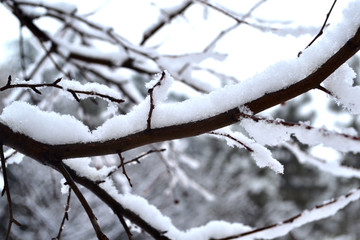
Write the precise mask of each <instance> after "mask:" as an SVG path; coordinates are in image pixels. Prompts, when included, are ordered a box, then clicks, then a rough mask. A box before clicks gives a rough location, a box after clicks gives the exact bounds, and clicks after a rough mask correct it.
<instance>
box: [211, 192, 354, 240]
mask: <svg viewBox="0 0 360 240" xmlns="http://www.w3.org/2000/svg"><path fill="white" fill-rule="evenodd" d="M359 198H360V188H357V189H354V190H352V191H350V192H349V193H347V194H345V195H342V196H340V197H338V198H336V199H333V200H328V201H326V202H324V203H322V204H319V205H317V206H315V207H314V208H312V209H309V210H305V211H303V212H301V213H300V214H298V215H296V216H294V217H291V218H289V219H287V220H285V221H283V222H280V223H277V224H273V225H270V226H266V227H262V228H257V229H254V230H251V231H247V232H243V233H240V234H234V235H231V236H230V235H229V236H227V237H224V238H215V239H216V240H230V239H244V240H245V239H274V238H278V237H281V236H284V235H286V234H287V233H289V232H290V231H292V230H294V229H295V228H298V227H301V226H302V225H304V224H307V223H310V222H314V221H317V220H320V219H324V218H327V217H330V216H332V215H334V214H336V213H337V212H338V211H339V210H341V209H343V208H344V207H346V206H347V205H349V204H350V203H351V202H354V201H357V200H359ZM213 239H214V238H213ZM215 239H214V240H215Z"/></svg>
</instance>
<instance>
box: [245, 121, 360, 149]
mask: <svg viewBox="0 0 360 240" xmlns="http://www.w3.org/2000/svg"><path fill="white" fill-rule="evenodd" d="M284 123H285V121H283V120H281V119H276V120H267V119H258V120H257V121H255V120H253V119H251V118H245V119H242V120H241V125H242V126H243V127H244V128H245V130H246V131H247V132H248V133H249V135H250V136H251V137H252V138H254V139H255V141H256V142H258V143H260V144H262V145H268V146H279V145H281V144H282V143H284V142H286V141H289V140H290V138H291V136H295V137H296V138H297V139H298V140H299V141H300V142H302V143H305V144H308V145H310V146H314V145H317V144H323V145H324V146H326V147H331V148H333V149H336V150H338V151H341V152H354V153H358V152H360V145H359V139H358V138H357V137H356V136H354V135H349V134H343V133H338V132H335V131H329V130H327V129H326V128H314V127H311V126H310V125H309V124H307V123H297V124H293V125H287V124H284ZM264 133H266V134H264Z"/></svg>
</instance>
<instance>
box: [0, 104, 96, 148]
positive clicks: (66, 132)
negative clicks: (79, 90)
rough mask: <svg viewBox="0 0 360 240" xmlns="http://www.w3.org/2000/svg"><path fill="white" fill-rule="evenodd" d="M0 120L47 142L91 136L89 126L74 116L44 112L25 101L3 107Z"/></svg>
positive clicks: (63, 142) (17, 130) (56, 142)
mask: <svg viewBox="0 0 360 240" xmlns="http://www.w3.org/2000/svg"><path fill="white" fill-rule="evenodd" d="M0 122H1V123H3V124H6V125H7V126H9V127H10V128H11V129H12V130H13V131H14V132H19V133H22V134H25V135H27V136H31V138H33V139H34V140H37V141H39V142H45V143H49V144H66V143H76V142H83V141H84V140H86V139H90V138H91V134H90V130H89V128H88V127H87V126H85V125H84V124H83V123H82V122H80V121H79V120H77V119H75V117H73V116H70V115H60V114H58V113H55V112H44V111H41V110H40V109H39V108H38V107H37V106H32V105H30V104H28V103H25V102H13V103H12V104H10V105H9V106H7V107H6V108H4V110H3V112H2V114H1V116H0Z"/></svg>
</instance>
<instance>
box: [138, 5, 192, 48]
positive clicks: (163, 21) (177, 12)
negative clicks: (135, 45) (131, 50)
mask: <svg viewBox="0 0 360 240" xmlns="http://www.w3.org/2000/svg"><path fill="white" fill-rule="evenodd" d="M192 4H193V3H192V2H191V1H189V2H185V3H183V4H182V5H180V6H179V7H178V8H176V9H175V10H174V11H172V12H170V13H169V14H168V15H167V16H166V18H162V19H161V20H160V21H159V22H158V23H157V24H155V25H153V26H152V27H151V28H150V29H148V30H147V31H146V32H144V35H143V38H142V40H141V41H140V46H143V45H145V43H146V42H147V41H148V40H149V39H150V38H151V37H152V36H154V35H155V34H156V33H157V32H158V31H159V30H160V29H161V28H162V27H163V26H165V25H166V23H169V22H171V20H172V19H173V18H175V17H177V16H179V15H181V14H183V13H184V12H185V11H186V9H188V8H189V7H190V6H191V5H192Z"/></svg>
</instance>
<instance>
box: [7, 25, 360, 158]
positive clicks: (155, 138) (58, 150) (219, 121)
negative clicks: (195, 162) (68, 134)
mask: <svg viewBox="0 0 360 240" xmlns="http://www.w3.org/2000/svg"><path fill="white" fill-rule="evenodd" d="M359 49H360V28H359V29H358V30H357V32H356V33H355V35H354V37H352V38H351V39H350V40H349V41H348V42H346V44H345V45H344V46H343V47H342V48H340V49H339V51H338V52H336V53H335V54H334V55H333V56H332V57H330V58H329V59H328V60H327V61H326V62H325V63H324V64H322V65H321V66H320V67H319V68H318V69H317V70H315V71H314V72H313V73H312V74H310V75H308V76H307V77H305V78H304V79H303V80H301V81H299V82H297V83H295V84H293V85H291V86H289V87H288V88H285V89H281V90H278V91H275V92H271V93H268V94H265V95H264V96H261V97H259V98H258V99H255V100H253V101H251V102H249V103H247V104H245V106H246V107H247V108H248V109H250V110H251V111H252V112H253V113H254V114H256V113H259V112H261V111H263V110H265V109H268V108H270V107H273V106H275V105H277V104H280V103H282V102H286V101H287V100H289V99H292V98H294V97H296V96H298V95H300V94H303V93H305V92H307V91H309V90H311V89H314V88H317V87H318V86H319V85H320V83H321V82H322V81H324V80H325V79H326V78H327V77H328V76H329V75H330V74H331V73H333V72H334V71H335V70H336V69H337V68H338V67H340V66H341V65H342V64H343V63H344V62H346V61H347V60H348V59H349V58H350V57H351V56H353V55H354V54H355V53H356V52H357V51H358V50H359ZM239 117H240V111H239V109H238V108H233V109H229V110H228V111H225V112H223V113H220V114H218V115H215V116H212V117H208V118H205V119H203V120H199V121H195V122H188V123H184V124H179V125H174V126H168V127H162V128H156V129H146V130H144V131H140V132H137V133H134V134H130V135H128V136H125V137H121V138H118V139H111V140H107V141H102V142H90V143H75V144H62V145H48V144H44V143H40V142H37V141H35V140H33V139H31V138H29V137H26V136H24V135H22V134H20V133H14V132H13V131H12V130H11V129H10V128H9V127H7V126H6V125H4V124H0V136H2V139H3V141H4V144H6V145H8V146H10V147H12V148H14V149H16V150H18V151H19V152H21V153H23V154H25V155H28V156H31V157H33V158H35V159H38V160H41V161H44V162H46V157H45V158H44V156H49V155H50V156H57V157H58V158H60V159H66V158H75V157H85V156H87V157H88V156H97V155H106V154H114V153H117V152H124V151H127V150H129V149H133V148H136V147H139V146H144V145H147V144H150V143H155V142H161V141H167V140H172V139H178V138H185V137H190V136H196V135H199V134H203V133H206V132H210V131H213V130H215V129H218V128H222V127H224V126H227V125H230V124H233V123H236V122H237V121H238V119H239Z"/></svg>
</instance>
